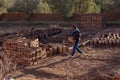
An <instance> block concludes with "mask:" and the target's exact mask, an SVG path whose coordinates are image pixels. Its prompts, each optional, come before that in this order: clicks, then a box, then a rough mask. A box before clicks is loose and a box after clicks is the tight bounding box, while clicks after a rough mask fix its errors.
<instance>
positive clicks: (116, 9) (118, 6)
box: [110, 0, 120, 13]
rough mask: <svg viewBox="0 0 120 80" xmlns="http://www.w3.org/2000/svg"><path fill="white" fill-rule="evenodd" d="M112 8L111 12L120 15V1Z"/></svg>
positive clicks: (113, 4) (116, 0) (115, 2)
mask: <svg viewBox="0 0 120 80" xmlns="http://www.w3.org/2000/svg"><path fill="white" fill-rule="evenodd" d="M110 6H111V9H110V11H112V12H115V13H120V0H115V1H113V3H112V4H111V5H110Z"/></svg>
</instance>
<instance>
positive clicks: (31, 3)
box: [8, 0, 40, 14]
mask: <svg viewBox="0 0 120 80" xmlns="http://www.w3.org/2000/svg"><path fill="white" fill-rule="evenodd" d="M39 2H40V0H15V2H14V6H12V7H11V8H9V9H8V11H16V12H24V13H27V14H29V13H34V10H36V9H37V6H38V5H39Z"/></svg>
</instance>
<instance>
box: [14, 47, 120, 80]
mask: <svg viewBox="0 0 120 80" xmlns="http://www.w3.org/2000/svg"><path fill="white" fill-rule="evenodd" d="M82 50H83V53H84V54H87V55H85V56H80V55H79V54H77V53H76V54H75V56H74V58H72V59H71V58H69V55H68V56H64V55H58V56H52V57H49V58H46V59H43V60H40V61H39V64H38V65H37V66H29V67H24V68H23V69H22V70H18V71H16V73H14V78H15V79H16V80H92V79H93V78H94V77H96V76H98V75H104V74H108V73H110V74H113V72H117V71H119V69H120V49H119V48H96V49H95V48H92V47H84V48H82Z"/></svg>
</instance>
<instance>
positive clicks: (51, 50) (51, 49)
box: [48, 48, 53, 56]
mask: <svg viewBox="0 0 120 80" xmlns="http://www.w3.org/2000/svg"><path fill="white" fill-rule="evenodd" d="M52 54H53V48H49V53H48V56H51V55H52Z"/></svg>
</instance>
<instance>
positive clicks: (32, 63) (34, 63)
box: [30, 62, 38, 66]
mask: <svg viewBox="0 0 120 80" xmlns="http://www.w3.org/2000/svg"><path fill="white" fill-rule="evenodd" d="M30 64H31V65H33V66H35V65H37V64H38V62H31V63H30Z"/></svg>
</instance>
